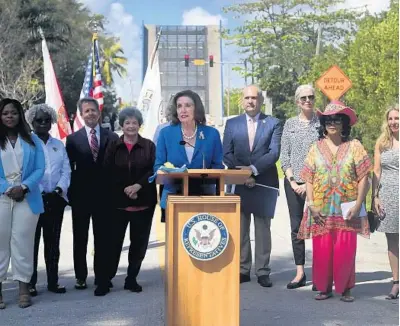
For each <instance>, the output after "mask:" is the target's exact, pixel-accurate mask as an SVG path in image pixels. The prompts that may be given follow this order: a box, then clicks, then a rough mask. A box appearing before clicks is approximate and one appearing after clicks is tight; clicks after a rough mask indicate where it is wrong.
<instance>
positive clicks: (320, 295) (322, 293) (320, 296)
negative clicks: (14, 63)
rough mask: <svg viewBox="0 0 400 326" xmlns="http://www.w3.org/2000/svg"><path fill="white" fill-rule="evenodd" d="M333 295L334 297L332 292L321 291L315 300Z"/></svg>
mask: <svg viewBox="0 0 400 326" xmlns="http://www.w3.org/2000/svg"><path fill="white" fill-rule="evenodd" d="M332 297H333V293H332V292H320V293H318V294H317V295H316V296H315V300H317V301H321V300H326V299H329V298H332Z"/></svg>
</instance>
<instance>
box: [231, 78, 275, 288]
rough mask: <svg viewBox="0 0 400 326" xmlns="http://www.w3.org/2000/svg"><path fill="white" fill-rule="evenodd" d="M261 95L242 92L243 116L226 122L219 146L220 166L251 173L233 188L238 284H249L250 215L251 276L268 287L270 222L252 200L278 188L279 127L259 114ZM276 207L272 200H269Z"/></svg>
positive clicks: (251, 89)
mask: <svg viewBox="0 0 400 326" xmlns="http://www.w3.org/2000/svg"><path fill="white" fill-rule="evenodd" d="M262 104H263V96H262V94H261V91H260V90H259V88H258V87H257V86H255V85H251V86H247V87H246V88H244V90H243V108H244V110H245V113H244V114H242V115H239V116H237V117H235V118H232V119H229V120H227V122H226V127H225V132H224V139H223V146H224V163H225V164H226V166H227V167H228V169H243V170H249V171H251V172H252V175H251V177H250V178H248V179H247V181H246V183H245V184H244V185H237V186H236V187H235V193H236V194H238V195H239V196H240V197H241V201H242V202H241V218H240V220H241V221H240V223H241V225H240V227H241V235H240V237H241V243H240V283H243V282H249V281H250V270H251V264H252V254H251V245H250V221H251V214H253V215H254V227H255V274H256V276H257V278H258V283H259V284H260V285H261V286H264V287H270V286H272V282H271V281H270V278H269V274H270V272H271V270H270V268H269V260H270V254H271V231H270V226H271V219H272V217H273V216H266V215H268V213H264V214H260V213H259V211H258V212H257V213H256V211H255V210H254V209H255V205H254V198H257V200H259V201H268V200H271V199H270V198H268V197H267V198H265V197H266V196H265V195H264V194H265V192H264V191H263V187H260V186H256V183H257V184H262V185H266V186H269V187H274V188H279V180H278V171H277V168H276V165H275V163H276V162H277V161H278V159H279V154H280V144H281V135H282V126H281V124H280V121H279V120H278V119H276V118H273V117H271V116H267V115H265V114H263V113H261V112H260V110H261V106H262ZM273 200H274V201H275V202H274V203H272V202H271V205H274V204H276V198H274V199H273Z"/></svg>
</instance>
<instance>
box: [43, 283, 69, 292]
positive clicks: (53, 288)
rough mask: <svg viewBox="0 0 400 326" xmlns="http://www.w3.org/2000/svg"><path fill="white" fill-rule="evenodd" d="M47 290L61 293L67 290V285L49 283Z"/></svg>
mask: <svg viewBox="0 0 400 326" xmlns="http://www.w3.org/2000/svg"><path fill="white" fill-rule="evenodd" d="M47 290H49V291H50V292H53V293H59V294H62V293H66V292H67V289H66V288H65V286H60V285H58V284H56V285H48V286H47Z"/></svg>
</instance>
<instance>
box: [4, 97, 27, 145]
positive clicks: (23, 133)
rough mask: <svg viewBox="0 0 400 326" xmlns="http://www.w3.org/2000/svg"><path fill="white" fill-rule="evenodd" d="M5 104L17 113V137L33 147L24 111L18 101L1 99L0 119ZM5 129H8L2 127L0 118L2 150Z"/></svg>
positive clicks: (5, 140) (5, 136) (5, 141)
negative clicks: (9, 105) (13, 108)
mask: <svg viewBox="0 0 400 326" xmlns="http://www.w3.org/2000/svg"><path fill="white" fill-rule="evenodd" d="M7 104H12V105H13V106H14V107H15V108H16V109H17V111H18V114H19V121H18V124H17V125H16V126H15V129H16V131H17V132H18V134H19V136H20V137H21V138H22V139H23V140H24V141H26V142H27V143H28V144H30V145H32V146H35V143H34V142H33V140H32V137H31V128H30V127H29V125H28V123H27V122H26V120H25V115H24V109H23V107H22V104H21V103H20V102H19V101H17V100H14V99H11V98H4V99H2V100H1V101H0V117H1V116H2V114H3V110H4V108H5V106H6V105H7ZM7 129H8V128H7V127H6V126H5V125H3V122H2V120H1V118H0V148H1V149H3V150H4V149H5V148H6V143H7V136H8V135H7Z"/></svg>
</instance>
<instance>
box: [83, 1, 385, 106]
mask: <svg viewBox="0 0 400 326" xmlns="http://www.w3.org/2000/svg"><path fill="white" fill-rule="evenodd" d="M80 1H81V2H82V3H83V4H85V5H86V6H87V7H88V8H89V9H90V10H91V11H92V12H96V13H100V14H103V15H105V16H106V18H107V19H108V21H109V24H108V26H107V30H108V31H109V32H110V33H111V34H113V35H115V36H117V37H119V38H120V40H121V44H122V46H123V48H124V51H125V56H126V57H127V58H128V76H127V77H126V78H120V77H118V76H116V77H115V81H116V82H115V84H116V89H117V93H118V96H121V97H122V99H123V100H124V101H129V102H131V101H132V100H135V99H136V98H137V96H138V95H139V92H140V88H141V49H142V43H141V42H142V41H141V27H142V22H144V23H145V24H156V25H215V24H219V21H220V20H222V22H223V25H224V26H225V27H229V28H233V27H235V26H237V25H238V24H240V20H236V19H233V17H232V16H230V15H226V14H224V13H223V12H222V8H223V7H224V6H226V5H229V4H233V3H242V2H245V1H250V0H185V1H182V0H147V1H146V0H145V1H143V0H120V1H112V0H80ZM252 1H254V0H252ZM388 5H389V0H345V3H344V4H343V6H342V7H360V6H367V7H368V9H369V10H370V11H372V12H379V11H381V10H383V9H386V8H387V7H388ZM223 51H224V53H223V60H224V61H235V62H237V61H240V56H239V55H238V54H237V51H236V49H235V48H234V47H232V46H231V47H228V48H226V47H225V48H224V50H223ZM230 76H231V87H242V86H244V79H243V78H242V77H241V76H240V75H239V74H237V73H236V72H231V74H230ZM223 78H224V80H225V81H224V85H225V86H226V85H227V81H226V78H227V71H226V69H225V71H224V76H223Z"/></svg>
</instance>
